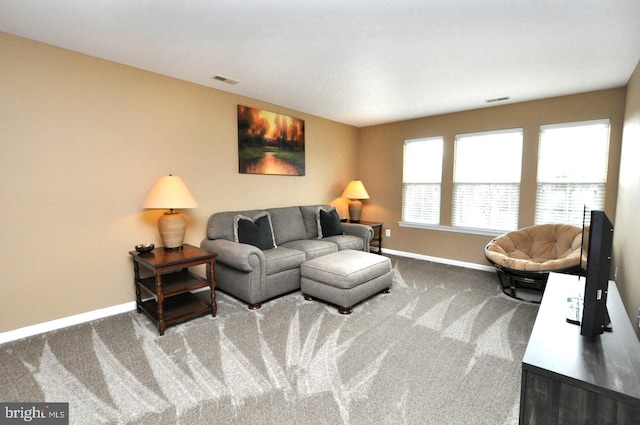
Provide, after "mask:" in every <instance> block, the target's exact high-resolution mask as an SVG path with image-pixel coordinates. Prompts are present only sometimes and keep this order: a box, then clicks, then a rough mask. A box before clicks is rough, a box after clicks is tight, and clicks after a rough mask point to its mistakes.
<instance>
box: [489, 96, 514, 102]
mask: <svg viewBox="0 0 640 425" xmlns="http://www.w3.org/2000/svg"><path fill="white" fill-rule="evenodd" d="M505 100H509V96H506V97H496V98H495V99H487V100H486V102H487V103H494V102H504V101H505Z"/></svg>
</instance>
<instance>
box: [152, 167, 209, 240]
mask: <svg viewBox="0 0 640 425" xmlns="http://www.w3.org/2000/svg"><path fill="white" fill-rule="evenodd" d="M197 207H198V203H197V202H196V200H195V199H194V198H193V195H192V194H191V191H189V188H188V187H187V185H186V184H185V183H184V180H182V178H181V177H178V176H172V175H171V174H169V175H168V176H162V177H160V178H159V179H158V180H157V181H156V182H155V184H154V185H153V187H152V188H151V190H150V191H149V193H148V194H147V197H146V198H145V199H144V201H143V202H142V208H159V209H168V210H169V211H167V212H165V213H164V214H163V215H161V216H160V218H159V219H158V230H159V231H160V237H161V238H162V243H163V244H164V247H165V248H170V249H171V248H182V242H183V241H184V233H185V231H186V230H187V221H186V220H185V218H184V215H182V213H180V212H179V211H174V210H175V209H177V208H197Z"/></svg>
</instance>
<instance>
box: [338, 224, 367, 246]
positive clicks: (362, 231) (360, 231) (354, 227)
mask: <svg viewBox="0 0 640 425" xmlns="http://www.w3.org/2000/svg"><path fill="white" fill-rule="evenodd" d="M342 229H343V230H344V234H345V235H352V236H357V237H359V238H361V239H362V240H363V241H364V247H365V251H368V248H369V243H370V242H371V239H373V229H372V228H371V227H370V226H367V225H364V224H358V223H342Z"/></svg>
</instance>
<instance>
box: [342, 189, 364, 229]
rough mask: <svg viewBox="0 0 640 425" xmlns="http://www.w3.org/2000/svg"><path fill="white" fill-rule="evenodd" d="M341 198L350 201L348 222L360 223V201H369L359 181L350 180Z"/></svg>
mask: <svg viewBox="0 0 640 425" xmlns="http://www.w3.org/2000/svg"><path fill="white" fill-rule="evenodd" d="M342 198H348V199H351V202H349V220H350V221H352V222H355V223H357V222H359V221H360V213H361V212H362V202H360V199H369V194H368V193H367V189H365V188H364V185H363V184H362V182H361V181H360V180H351V181H350V182H349V184H348V185H347V187H346V188H345V189H344V192H342Z"/></svg>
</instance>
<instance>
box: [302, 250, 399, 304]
mask: <svg viewBox="0 0 640 425" xmlns="http://www.w3.org/2000/svg"><path fill="white" fill-rule="evenodd" d="M300 274H301V289H302V293H303V295H304V298H305V299H306V300H312V299H313V298H317V299H320V300H323V301H327V302H329V303H331V304H334V305H336V306H338V310H339V311H340V313H342V314H349V313H351V307H353V306H354V305H356V304H357V303H359V302H360V301H363V300H365V299H367V298H369V297H371V296H372V295H375V294H377V293H378V292H389V288H390V287H391V282H392V280H393V276H392V272H391V260H389V259H388V258H387V257H383V256H381V255H376V254H370V253H367V252H362V251H353V250H344V251H338V252H335V253H333V254H328V255H323V256H322V257H318V258H314V259H313V260H309V261H306V262H304V263H302V266H301V268H300Z"/></svg>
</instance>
